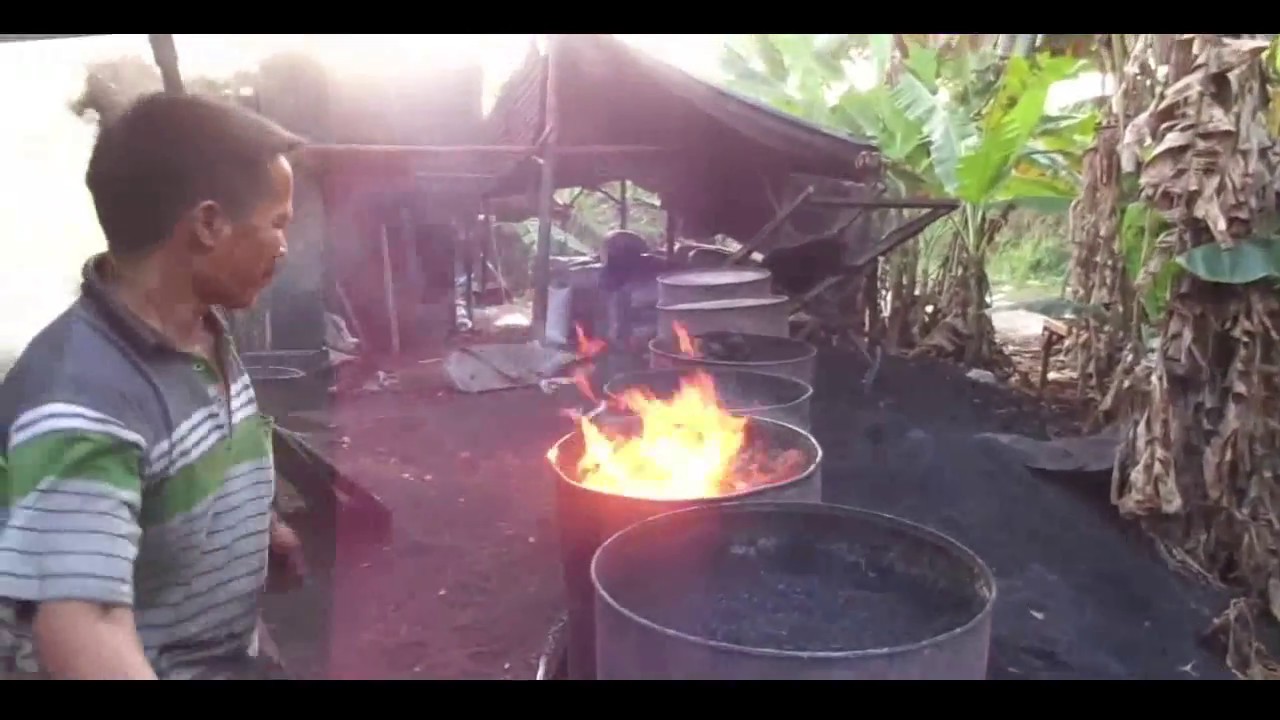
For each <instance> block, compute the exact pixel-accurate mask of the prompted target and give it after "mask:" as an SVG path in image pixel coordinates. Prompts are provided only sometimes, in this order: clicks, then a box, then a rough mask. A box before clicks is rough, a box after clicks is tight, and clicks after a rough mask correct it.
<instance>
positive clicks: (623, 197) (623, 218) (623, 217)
mask: <svg viewBox="0 0 1280 720" xmlns="http://www.w3.org/2000/svg"><path fill="white" fill-rule="evenodd" d="M630 215H631V213H630V212H628V211H627V181H626V180H623V181H622V182H620V183H618V229H620V230H626V229H627V218H628V216H630Z"/></svg>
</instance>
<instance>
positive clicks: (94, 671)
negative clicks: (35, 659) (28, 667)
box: [34, 600, 156, 680]
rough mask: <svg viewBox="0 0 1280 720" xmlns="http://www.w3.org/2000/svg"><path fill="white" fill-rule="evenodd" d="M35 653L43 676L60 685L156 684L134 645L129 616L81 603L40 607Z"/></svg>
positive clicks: (136, 643) (107, 607)
mask: <svg viewBox="0 0 1280 720" xmlns="http://www.w3.org/2000/svg"><path fill="white" fill-rule="evenodd" d="M34 629H35V639H36V652H37V653H39V655H40V663H41V665H42V666H43V667H44V670H45V672H47V673H48V674H49V675H51V676H52V677H55V678H59V679H63V680H155V679H156V673H155V670H153V669H152V668H151V663H149V662H147V656H146V654H145V653H144V652H143V650H142V642H141V641H140V640H139V639H138V630H137V626H136V625H135V624H134V620H133V610H131V609H129V608H127V607H118V606H117V607H113V606H110V605H104V604H102V603H96V602H85V601H82V600H54V601H51V602H43V603H40V604H39V605H38V606H37V608H36V618H35V628H34Z"/></svg>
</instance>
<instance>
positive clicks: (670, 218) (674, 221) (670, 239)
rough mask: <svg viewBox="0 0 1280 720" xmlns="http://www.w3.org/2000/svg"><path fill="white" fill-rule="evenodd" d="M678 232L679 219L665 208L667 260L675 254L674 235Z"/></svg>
mask: <svg viewBox="0 0 1280 720" xmlns="http://www.w3.org/2000/svg"><path fill="white" fill-rule="evenodd" d="M679 232H680V219H679V218H678V217H676V214H675V213H674V212H672V211H671V210H667V262H670V261H671V260H672V259H673V258H675V256H676V235H677V234H679Z"/></svg>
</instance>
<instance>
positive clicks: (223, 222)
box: [191, 200, 231, 251]
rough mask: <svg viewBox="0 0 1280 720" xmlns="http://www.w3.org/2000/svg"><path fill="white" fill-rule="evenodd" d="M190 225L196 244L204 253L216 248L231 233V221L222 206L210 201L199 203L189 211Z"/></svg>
mask: <svg viewBox="0 0 1280 720" xmlns="http://www.w3.org/2000/svg"><path fill="white" fill-rule="evenodd" d="M191 224H192V230H194V233H193V234H194V235H195V241H196V243H197V244H198V245H199V247H200V249H202V250H206V251H207V250H212V249H214V248H215V247H217V245H218V243H219V242H221V240H222V238H224V237H226V236H227V234H228V233H230V232H231V219H230V218H228V217H227V213H226V212H225V211H224V210H223V209H222V206H221V205H219V204H218V203H216V202H214V201H212V200H206V201H204V202H202V203H200V204H199V205H197V206H196V207H195V209H194V210H192V211H191Z"/></svg>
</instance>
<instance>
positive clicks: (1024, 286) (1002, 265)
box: [987, 213, 1071, 300]
mask: <svg viewBox="0 0 1280 720" xmlns="http://www.w3.org/2000/svg"><path fill="white" fill-rule="evenodd" d="M1070 264H1071V245H1070V243H1069V242H1068V240H1067V223H1066V218H1065V217H1063V216H1045V215H1034V214H1030V213H1024V214H1018V213H1014V215H1013V217H1011V218H1010V220H1009V224H1008V226H1006V227H1005V229H1004V230H1003V231H1002V232H1001V237H1000V238H999V240H998V241H997V244H996V247H995V252H994V253H992V255H991V257H990V258H989V259H988V261H987V274H988V275H989V276H990V278H991V284H992V286H993V287H999V288H1001V293H1002V294H1003V295H1005V296H1006V299H1016V300H1026V299H1031V298H1036V297H1057V296H1059V295H1060V294H1061V293H1062V288H1063V287H1064V284H1065V282H1066V279H1067V273H1068V272H1069V269H1070Z"/></svg>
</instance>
